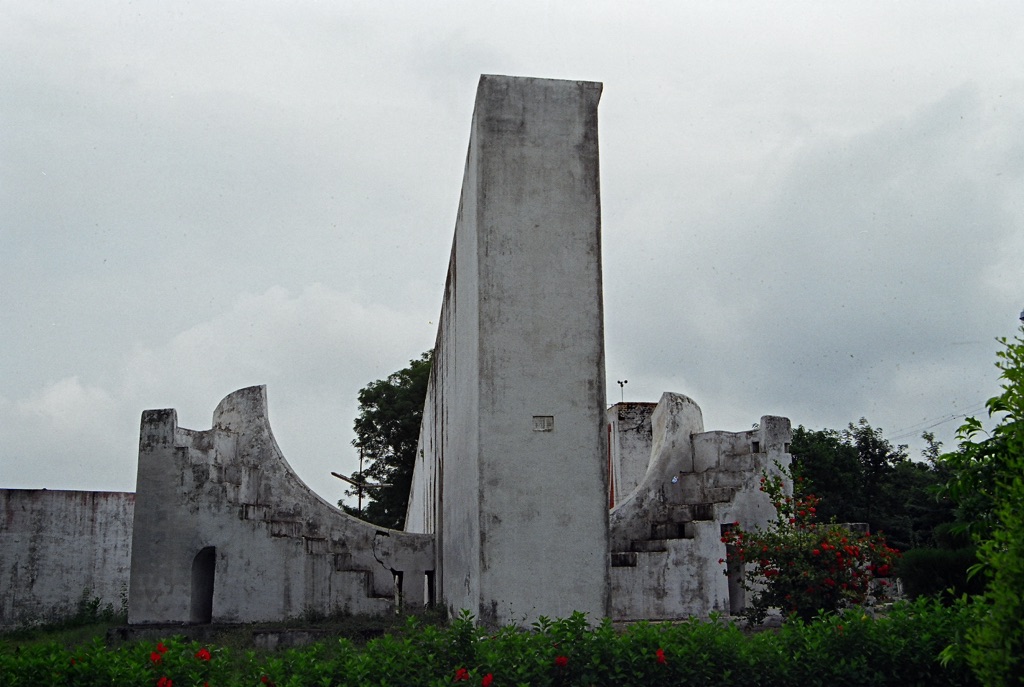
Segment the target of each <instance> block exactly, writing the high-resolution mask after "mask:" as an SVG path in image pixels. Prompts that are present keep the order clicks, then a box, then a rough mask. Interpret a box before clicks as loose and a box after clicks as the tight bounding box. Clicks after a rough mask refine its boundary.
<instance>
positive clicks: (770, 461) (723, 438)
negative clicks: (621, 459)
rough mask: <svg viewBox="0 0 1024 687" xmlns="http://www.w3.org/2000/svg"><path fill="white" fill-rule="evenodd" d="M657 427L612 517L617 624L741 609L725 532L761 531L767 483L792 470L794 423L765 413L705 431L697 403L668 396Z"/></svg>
mask: <svg viewBox="0 0 1024 687" xmlns="http://www.w3.org/2000/svg"><path fill="white" fill-rule="evenodd" d="M651 423H652V434H653V442H652V444H653V445H652V451H651V459H650V465H649V467H648V469H647V473H646V475H645V476H644V478H643V481H642V482H641V483H640V485H639V486H638V487H637V488H636V489H635V490H634V491H633V492H632V493H631V494H629V495H628V496H626V497H625V498H624V499H623V500H622V501H621V503H619V505H617V506H616V507H615V508H614V509H613V510H612V512H611V525H610V527H611V533H610V534H611V550H612V554H611V566H612V567H611V585H612V589H611V595H612V609H611V612H612V618H614V619H615V620H636V619H651V620H655V619H671V618H685V617H689V616H702V617H706V616H707V615H709V614H710V613H712V612H721V613H729V612H730V611H731V612H736V611H739V610H740V609H742V607H743V605H744V601H745V600H744V598H743V595H742V589H741V588H740V587H739V585H738V575H739V574H740V571H733V572H732V574H730V575H729V576H726V575H724V574H723V572H725V568H724V566H723V565H722V564H720V563H718V561H719V559H723V558H725V557H726V556H725V554H726V550H725V544H723V543H722V542H721V536H722V532H723V527H728V526H730V524H731V523H734V522H739V523H740V524H741V525H742V526H743V527H744V528H746V529H751V528H754V527H758V526H761V527H763V526H765V525H767V524H768V522H769V521H770V520H771V519H772V518H773V517H774V515H775V511H774V509H773V508H772V505H771V501H770V499H769V498H768V496H767V495H766V494H764V493H763V492H761V491H760V479H761V475H762V474H763V473H768V474H770V475H772V474H779V468H780V467H782V468H785V467H787V466H788V465H789V464H790V455H789V442H790V438H791V436H792V431H791V428H790V423H789V420H788V419H786V418H781V417H772V416H764V417H762V418H761V421H760V423H759V426H758V428H757V429H752V430H749V431H746V432H717V431H716V432H705V431H704V424H703V417H702V414H701V411H700V407H699V406H698V405H697V404H696V403H695V402H694V401H693V400H691V399H690V398H687V397H686V396H683V395H681V394H671V393H666V394H664V395H662V397H661V401H660V402H659V403H658V406H657V408H656V409H655V411H654V414H653V415H652V417H651ZM789 487H790V488H791V485H789Z"/></svg>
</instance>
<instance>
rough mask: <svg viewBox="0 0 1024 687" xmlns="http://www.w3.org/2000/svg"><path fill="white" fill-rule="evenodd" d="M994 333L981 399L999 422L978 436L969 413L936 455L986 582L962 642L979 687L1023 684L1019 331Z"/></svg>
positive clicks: (1023, 422) (1023, 448)
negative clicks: (996, 346) (992, 367)
mask: <svg viewBox="0 0 1024 687" xmlns="http://www.w3.org/2000/svg"><path fill="white" fill-rule="evenodd" d="M1021 334H1022V335H1024V325H1022V327H1021ZM999 341H1000V343H1001V344H1002V345H1003V349H1004V350H1002V351H999V352H998V353H997V354H996V355H997V356H998V358H999V360H998V361H997V363H996V367H998V368H999V369H1000V370H1001V372H1002V373H1001V375H1000V379H1001V380H1002V385H1001V386H1002V390H1003V391H1002V393H1001V394H1000V395H999V396H996V397H995V398H991V399H989V401H988V403H987V406H988V411H989V415H990V416H994V417H998V418H999V419H998V422H997V424H996V426H995V428H994V429H993V430H992V432H991V433H989V434H988V436H987V437H984V438H982V436H983V434H984V432H983V430H982V426H981V423H980V422H979V421H978V420H976V419H974V418H968V420H967V421H966V422H965V423H964V425H963V427H961V428H960V435H959V436H960V439H961V445H960V449H959V451H957V452H956V453H953V454H949V455H947V456H944V457H943V458H944V459H945V460H946V462H947V464H948V465H949V466H950V468H951V469H952V471H953V477H952V479H951V480H950V484H949V493H950V494H951V495H952V496H953V498H954V499H956V500H957V501H958V503H959V504H960V506H961V517H963V518H970V519H969V520H967V522H968V523H969V524H970V525H971V529H972V532H973V534H974V537H975V540H976V541H977V543H978V558H979V560H980V564H979V565H978V566H977V569H978V570H980V571H981V573H982V574H983V575H985V578H986V580H987V582H988V585H987V588H986V591H985V594H984V595H983V596H982V598H981V599H980V602H979V603H980V604H981V609H980V614H979V621H978V623H977V624H976V625H975V626H974V627H973V628H972V629H971V630H970V631H969V632H968V633H967V639H968V642H967V647H966V653H967V658H968V660H969V662H970V664H971V666H972V668H973V669H974V671H975V673H976V674H977V675H978V677H979V679H980V680H981V682H982V683H983V684H984V685H986V687H1004V686H1006V685H1021V684H1024V339H1022V338H1021V335H1018V336H1017V337H1015V338H1014V339H1013V340H1012V341H1010V340H1007V339H1005V338H1003V339H1000V340H999Z"/></svg>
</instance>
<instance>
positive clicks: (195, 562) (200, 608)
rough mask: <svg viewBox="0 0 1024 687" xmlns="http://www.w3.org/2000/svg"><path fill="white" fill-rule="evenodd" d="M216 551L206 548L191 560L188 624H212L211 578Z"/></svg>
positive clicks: (215, 564)
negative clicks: (190, 604) (190, 609)
mask: <svg viewBox="0 0 1024 687" xmlns="http://www.w3.org/2000/svg"><path fill="white" fill-rule="evenodd" d="M216 569H217V549H215V548H214V547H212V546H207V547H206V548H205V549H202V550H201V551H200V552H199V553H197V554H196V557H195V558H193V559H192V611H191V614H190V622H193V623H210V622H213V577H214V573H215V572H216Z"/></svg>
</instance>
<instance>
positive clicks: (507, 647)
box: [0, 600, 976, 687]
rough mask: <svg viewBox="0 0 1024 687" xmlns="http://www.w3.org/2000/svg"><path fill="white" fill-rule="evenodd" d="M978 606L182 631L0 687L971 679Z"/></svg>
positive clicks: (0, 648) (46, 663)
mask: <svg viewBox="0 0 1024 687" xmlns="http://www.w3.org/2000/svg"><path fill="white" fill-rule="evenodd" d="M970 614H971V610H970V608H969V607H967V606H966V605H965V604H955V605H953V606H951V607H943V606H942V605H940V604H938V603H937V602H934V601H929V600H921V601H918V602H915V603H913V604H902V605H897V606H895V607H894V608H893V609H892V610H891V611H890V612H889V613H888V614H887V615H886V616H884V617H880V618H877V619H876V618H871V617H869V616H868V615H865V614H863V613H862V612H860V611H856V612H854V611H849V612H847V613H845V614H843V615H838V616H830V617H823V618H819V619H817V620H815V621H813V622H810V623H800V622H788V623H786V624H785V625H783V627H782V628H780V629H778V630H769V631H764V632H760V633H755V634H746V633H744V632H743V631H742V630H741V629H739V628H738V627H737V626H735V625H730V624H726V623H723V622H716V621H711V622H699V621H690V622H685V623H678V624H668V623H662V624H650V623H639V624H636V625H632V626H630V627H628V628H627V629H625V630H618V629H616V628H614V627H613V626H612V625H611V624H610V623H607V622H606V623H604V624H602V625H599V626H598V627H596V628H589V627H588V625H587V621H586V618H585V617H584V616H582V615H579V614H577V615H574V616H573V617H571V618H568V619H565V620H559V621H547V620H542V621H541V622H539V623H537V625H536V626H535V628H534V630H533V631H521V630H515V629H512V628H506V629H502V630H499V631H497V632H495V633H488V632H486V631H485V630H483V629H480V628H477V627H475V626H474V625H473V623H472V622H471V621H470V620H468V619H466V618H462V619H459V620H456V621H455V622H453V623H452V624H451V625H450V626H449V627H446V628H436V627H430V626H427V627H409V628H406V629H405V630H404V631H403V632H402V633H400V634H397V635H386V636H384V637H381V638H378V639H375V640H372V641H371V642H369V643H368V644H367V645H366V646H365V647H363V648H357V647H356V646H355V645H353V644H352V643H351V642H349V641H347V640H335V641H331V642H328V643H325V644H321V645H316V646H313V647H309V648H304V649H293V650H288V651H283V652H278V653H273V654H256V653H255V652H239V651H230V650H228V649H224V648H218V647H206V646H202V645H200V644H197V643H188V642H184V641H180V640H177V639H173V638H172V639H169V640H166V641H165V642H162V643H160V644H152V643H145V642H140V643H133V644H127V645H124V646H122V647H118V648H107V647H105V646H104V645H103V644H102V642H100V641H99V640H97V641H96V642H94V643H92V644H89V645H86V646H83V647H79V648H76V649H67V648H64V647H61V646H58V645H56V644H48V645H39V646H26V647H21V648H19V649H17V650H16V649H14V648H12V647H11V646H9V645H8V646H5V645H0V685H3V687H18V686H21V685H32V686H40V687H42V686H46V685H62V686H63V685H75V686H86V687H87V686H90V685H97V686H99V685H103V686H104V687H106V686H115V687H116V686H122V685H123V686H126V687H127V686H133V687H134V686H137V685H138V686H146V687H197V686H202V685H206V684H208V685H209V686H210V687H235V686H244V687H261V686H267V687H300V686H301V687H307V686H315V685H320V686H323V687H329V686H336V685H337V686H342V685H344V686H349V685H351V686H356V685H358V686H363V685H431V686H440V685H452V684H455V683H459V684H465V685H466V686H467V687H469V686H471V685H472V686H475V685H482V687H488V686H490V687H506V686H513V687H518V686H520V685H531V686H544V685H551V686H555V685H608V686H612V685H614V686H615V687H620V686H624V685H625V686H629V685H644V686H645V687H647V686H649V685H709V686H711V685H714V686H715V687H726V686H729V685H737V686H739V685H743V686H746V685H751V686H754V685H764V686H768V685H770V686H772V687H786V686H788V685H792V686H793V687H815V686H816V685H822V686H825V685H827V686H828V687H838V686H842V685H858V686H863V685H894V686H897V685H898V686H899V687H912V686H914V685H922V686H924V685H927V686H928V687H942V686H944V685H950V686H952V685H974V684H976V683H975V682H974V680H973V677H972V676H971V674H970V672H969V670H968V669H967V667H966V665H965V664H964V663H963V662H962V661H960V660H959V659H956V658H954V659H953V660H951V661H949V662H948V663H947V665H945V666H943V665H942V664H941V663H940V662H939V660H938V655H939V653H940V652H941V651H942V650H943V649H944V648H945V647H946V646H948V645H950V644H953V643H956V642H958V641H959V638H960V636H961V635H962V633H963V632H964V630H965V628H966V627H967V626H968V625H969V624H970V622H971V616H970ZM410 622H411V623H412V624H415V621H410ZM207 652H208V653H207Z"/></svg>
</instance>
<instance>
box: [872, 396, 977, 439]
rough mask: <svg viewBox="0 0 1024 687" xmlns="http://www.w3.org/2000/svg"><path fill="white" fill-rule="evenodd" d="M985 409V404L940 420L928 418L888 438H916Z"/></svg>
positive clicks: (945, 416)
mask: <svg viewBox="0 0 1024 687" xmlns="http://www.w3.org/2000/svg"><path fill="white" fill-rule="evenodd" d="M985 407H986V406H985V403H979V404H977V405H976V406H974V407H972V408H969V409H968V410H966V411H964V412H962V413H951V414H949V415H944V416H942V417H941V418H929V419H927V420H921V422H918V423H917V424H914V425H911V426H910V427H906V428H904V429H900V430H897V431H896V433H894V434H893V435H892V436H891V437H889V438H890V440H892V441H898V440H899V439H907V438H909V437H912V436H917V435H920V433H922V432H925V431H927V430H929V429H933V428H935V427H938V426H939V425H944V424H946V423H947V422H952V421H954V420H962V419H963V418H965V417H968V416H970V415H974V414H975V413H977V412H979V411H982V410H984V409H985Z"/></svg>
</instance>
